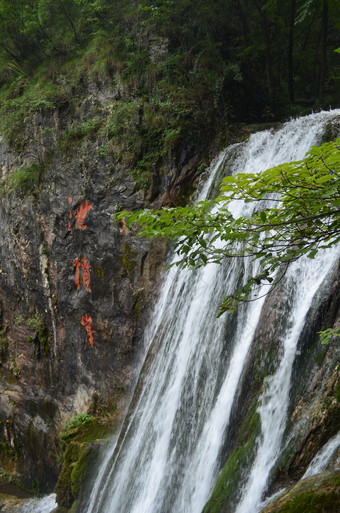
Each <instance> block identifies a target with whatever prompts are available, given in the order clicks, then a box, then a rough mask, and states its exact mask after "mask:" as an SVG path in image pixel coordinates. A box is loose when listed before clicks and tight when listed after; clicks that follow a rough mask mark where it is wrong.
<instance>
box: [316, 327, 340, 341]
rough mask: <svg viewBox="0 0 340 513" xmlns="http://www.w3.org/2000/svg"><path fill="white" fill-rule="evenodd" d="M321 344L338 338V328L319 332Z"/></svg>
mask: <svg viewBox="0 0 340 513" xmlns="http://www.w3.org/2000/svg"><path fill="white" fill-rule="evenodd" d="M319 334H320V341H321V344H328V343H329V342H330V341H331V340H332V339H333V338H339V337H340V328H328V329H327V330H324V331H320V332H319Z"/></svg>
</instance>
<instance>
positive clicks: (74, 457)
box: [55, 415, 114, 513]
mask: <svg viewBox="0 0 340 513" xmlns="http://www.w3.org/2000/svg"><path fill="white" fill-rule="evenodd" d="M113 430H114V422H113V419H103V418H98V417H92V416H90V415H79V416H77V417H76V418H75V419H73V421H70V422H69V423H68V425H67V426H66V428H65V431H64V432H63V433H61V435H60V438H61V444H62V449H63V451H64V452H63V459H64V463H63V467H62V471H61V473H60V476H59V479H58V482H57V485H56V489H55V491H56V494H57V503H58V510H57V513H66V512H69V511H73V510H74V508H75V506H76V504H75V503H76V501H77V499H78V496H79V494H80V491H81V488H82V485H83V483H84V482H85V481H86V479H87V476H88V472H89V469H90V468H91V467H92V463H93V462H94V461H95V459H96V457H97V455H98V451H99V449H100V447H101V444H102V442H103V441H104V440H106V439H107V438H109V436H110V435H111V434H112V432H113Z"/></svg>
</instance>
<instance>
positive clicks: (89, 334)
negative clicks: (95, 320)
mask: <svg viewBox="0 0 340 513" xmlns="http://www.w3.org/2000/svg"><path fill="white" fill-rule="evenodd" d="M81 323H82V325H83V326H84V328H85V330H86V337H85V346H84V349H86V347H87V340H89V342H90V347H93V344H94V341H93V334H94V333H96V332H95V331H93V329H92V327H91V324H92V318H91V317H90V316H89V315H87V314H85V315H82V318H81Z"/></svg>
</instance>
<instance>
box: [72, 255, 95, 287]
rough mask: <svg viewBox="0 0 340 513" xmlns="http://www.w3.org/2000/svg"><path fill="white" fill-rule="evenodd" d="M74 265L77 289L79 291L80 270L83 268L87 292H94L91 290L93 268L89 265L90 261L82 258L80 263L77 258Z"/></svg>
mask: <svg viewBox="0 0 340 513" xmlns="http://www.w3.org/2000/svg"><path fill="white" fill-rule="evenodd" d="M74 265H75V267H76V286H77V289H79V268H80V266H81V269H82V271H83V283H84V285H85V290H87V291H88V292H92V290H91V288H90V282H91V274H90V269H91V266H90V264H89V261H88V260H87V258H85V257H83V258H82V260H81V262H80V260H79V259H78V258H76V259H75V261H74Z"/></svg>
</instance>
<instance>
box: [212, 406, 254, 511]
mask: <svg viewBox="0 0 340 513" xmlns="http://www.w3.org/2000/svg"><path fill="white" fill-rule="evenodd" d="M259 431H260V416H259V414H258V413H257V412H255V413H254V414H253V416H252V418H251V420H250V422H249V421H248V419H246V420H245V422H244V424H243V426H242V432H243V436H245V437H247V439H246V441H245V442H244V443H243V444H240V445H239V446H238V447H237V448H236V449H235V450H234V451H233V452H232V453H231V455H230V456H229V458H228V460H227V462H226V464H225V466H224V467H223V470H222V472H221V474H220V476H219V478H218V480H217V483H216V485H215V488H214V490H213V492H212V494H211V497H210V499H209V501H208V502H207V504H206V506H205V508H204V510H203V512H204V513H222V512H224V511H226V508H227V505H228V506H229V507H230V506H231V504H233V503H234V501H235V500H236V498H237V496H238V493H239V490H240V488H241V486H240V485H241V483H242V479H243V476H244V474H245V471H246V470H247V469H248V468H249V466H250V465H251V462H252V460H253V458H254V453H255V445H256V439H257V437H258V434H259Z"/></svg>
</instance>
